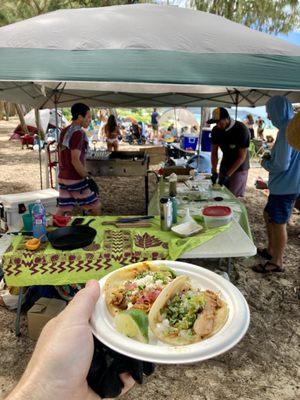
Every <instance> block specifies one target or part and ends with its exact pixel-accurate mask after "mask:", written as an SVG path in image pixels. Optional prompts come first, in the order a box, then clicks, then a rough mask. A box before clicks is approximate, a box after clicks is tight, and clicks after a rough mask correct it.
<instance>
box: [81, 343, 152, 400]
mask: <svg viewBox="0 0 300 400" xmlns="http://www.w3.org/2000/svg"><path fill="white" fill-rule="evenodd" d="M154 369H155V366H154V364H152V363H149V362H145V361H139V360H135V359H133V358H130V357H127V356H123V355H121V354H119V353H116V352H115V351H113V350H111V349H109V348H108V347H106V346H105V345H104V344H102V343H101V342H99V340H97V339H96V338H95V337H94V355H93V360H92V364H91V367H90V370H89V373H88V376H87V381H88V384H89V386H90V388H91V389H93V390H94V392H96V393H97V394H98V395H99V396H100V397H101V398H105V397H117V396H119V395H120V393H121V391H122V389H123V387H124V384H123V382H122V381H121V379H120V377H119V375H120V374H121V373H123V372H128V373H129V374H130V375H131V376H132V377H133V379H134V380H135V381H136V382H137V383H139V384H142V383H143V377H144V375H147V376H148V375H151V374H153V372H154Z"/></svg>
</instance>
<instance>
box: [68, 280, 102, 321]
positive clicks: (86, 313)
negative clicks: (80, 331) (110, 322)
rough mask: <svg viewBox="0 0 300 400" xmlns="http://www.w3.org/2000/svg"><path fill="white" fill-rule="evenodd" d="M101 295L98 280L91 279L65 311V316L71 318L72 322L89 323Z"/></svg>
mask: <svg viewBox="0 0 300 400" xmlns="http://www.w3.org/2000/svg"><path fill="white" fill-rule="evenodd" d="M99 296H100V286H99V283H98V281H96V280H91V281H89V282H88V283H87V284H86V286H85V288H84V289H82V290H80V291H79V292H78V293H77V294H76V295H75V296H74V298H73V300H72V301H71V302H70V303H69V305H68V306H67V308H66V309H65V310H64V311H63V314H64V318H65V319H71V320H72V322H74V321H76V322H77V323H87V322H88V321H89V319H90V318H91V316H92V313H93V311H94V308H95V305H96V303H97V300H98V298H99Z"/></svg>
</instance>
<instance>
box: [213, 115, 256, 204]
mask: <svg viewBox="0 0 300 400" xmlns="http://www.w3.org/2000/svg"><path fill="white" fill-rule="evenodd" d="M207 123H208V124H213V123H215V124H216V126H215V127H214V128H213V130H212V133H211V141H212V152H211V164H212V177H211V179H212V182H213V183H216V182H217V180H218V183H219V184H220V185H224V186H226V187H227V188H228V189H229V190H230V191H231V192H232V193H233V194H234V195H235V196H236V197H242V196H244V193H245V190H246V183H247V178H248V170H249V168H250V165H249V151H248V147H249V143H250V132H249V130H248V128H247V127H246V126H245V125H244V124H243V123H242V122H239V121H235V120H233V119H231V118H230V116H229V113H228V111H227V110H226V109H225V108H223V107H219V108H216V109H215V110H213V114H212V118H211V119H210V120H209V121H207ZM219 148H220V149H221V150H222V152H223V157H222V160H221V165H220V171H219V174H218V172H217V166H218V149H219Z"/></svg>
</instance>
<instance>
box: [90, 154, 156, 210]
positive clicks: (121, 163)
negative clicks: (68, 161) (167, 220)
mask: <svg viewBox="0 0 300 400" xmlns="http://www.w3.org/2000/svg"><path fill="white" fill-rule="evenodd" d="M86 167H87V170H88V171H89V172H91V174H92V175H93V176H94V177H97V176H109V177H110V176H111V177H127V178H128V177H144V182H145V203H146V204H145V212H146V214H147V210H148V203H149V192H148V187H149V182H148V169H149V156H148V155H147V154H146V153H145V152H144V151H113V152H112V153H111V154H110V155H109V156H108V157H107V159H94V158H92V157H91V156H89V155H88V157H87V160H86Z"/></svg>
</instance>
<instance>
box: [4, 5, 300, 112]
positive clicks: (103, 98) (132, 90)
mask: <svg viewBox="0 0 300 400" xmlns="http://www.w3.org/2000/svg"><path fill="white" fill-rule="evenodd" d="M0 60H1V62H0V98H1V99H3V100H7V101H12V102H16V103H20V104H29V105H31V106H34V107H36V108H51V107H53V106H54V107H57V106H61V107H65V106H70V105H71V104H73V103H74V102H78V101H83V102H86V103H88V104H89V105H90V106H101V107H153V106H158V107H170V106H171V107H179V106H180V107H186V106H193V107H203V106H206V107H209V106H216V105H223V106H232V105H235V106H253V107H254V106H257V105H263V104H265V103H266V101H267V100H268V98H269V97H270V96H272V95H274V94H283V95H286V96H287V97H288V98H289V99H290V100H291V101H293V102H300V75H299V71H300V47H299V46H295V45H292V44H289V43H287V42H286V41H283V40H281V39H278V38H275V37H273V36H270V35H267V34H264V33H262V32H258V31H255V30H252V29H249V28H247V27H245V26H243V25H240V24H237V23H234V22H232V21H229V20H227V19H225V18H222V17H220V16H217V15H213V14H208V13H204V12H200V11H195V10H191V9H184V8H178V7H172V6H161V5H152V4H137V5H126V6H125V5H124V6H113V7H101V8H85V9H68V10H59V11H55V12H51V13H48V14H44V15H39V16H37V17H34V18H31V19H28V20H24V21H21V22H17V23H15V24H11V25H8V26H4V27H2V28H0Z"/></svg>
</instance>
